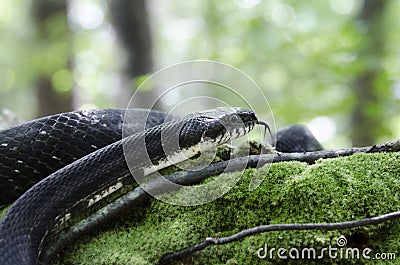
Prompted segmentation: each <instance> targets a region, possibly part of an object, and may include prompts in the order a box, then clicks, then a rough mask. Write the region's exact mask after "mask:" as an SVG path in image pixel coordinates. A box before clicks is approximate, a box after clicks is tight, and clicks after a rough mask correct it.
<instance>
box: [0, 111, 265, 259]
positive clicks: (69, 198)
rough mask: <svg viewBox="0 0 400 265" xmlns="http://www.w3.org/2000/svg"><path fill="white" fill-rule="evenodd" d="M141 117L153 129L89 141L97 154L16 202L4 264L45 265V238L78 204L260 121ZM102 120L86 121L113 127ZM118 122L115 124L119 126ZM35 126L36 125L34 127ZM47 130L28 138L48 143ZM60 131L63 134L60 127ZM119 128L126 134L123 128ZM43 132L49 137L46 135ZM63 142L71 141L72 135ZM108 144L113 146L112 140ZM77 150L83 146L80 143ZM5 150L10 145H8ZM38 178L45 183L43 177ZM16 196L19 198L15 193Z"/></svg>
mask: <svg viewBox="0 0 400 265" xmlns="http://www.w3.org/2000/svg"><path fill="white" fill-rule="evenodd" d="M116 113H117V115H120V117H119V118H118V119H117V121H118V120H119V122H120V121H121V115H123V114H122V111H117V112H116ZM138 113H139V114H138V117H139V118H138V121H139V120H141V121H149V120H153V123H152V124H150V125H149V128H146V129H145V130H143V131H139V132H138V131H137V130H135V128H134V127H135V126H132V134H131V135H130V136H128V137H126V138H124V139H122V140H117V141H115V142H113V143H110V144H108V143H104V144H102V145H103V146H104V147H102V148H100V146H98V145H96V143H94V144H92V143H89V145H90V146H92V145H95V146H94V147H92V149H94V150H95V151H94V152H91V153H89V154H88V155H86V156H83V157H81V158H79V159H78V160H75V161H74V162H73V161H70V162H72V163H70V164H68V163H65V164H67V165H66V166H64V167H62V168H61V169H59V170H57V171H55V172H54V173H51V174H50V175H49V176H48V177H46V178H44V179H42V180H41V181H39V182H38V183H37V184H35V185H34V186H32V187H31V188H30V189H29V190H28V191H26V192H25V193H24V194H23V195H22V196H21V197H19V198H18V199H17V200H16V201H15V202H14V203H13V204H12V206H11V207H10V209H9V210H8V211H7V213H6V214H5V216H4V217H3V218H2V219H1V220H0V264H4V265H11V264H12V265H18V264H40V254H41V252H42V250H41V246H42V242H43V240H44V238H45V237H46V234H47V233H48V231H50V230H51V229H52V227H54V226H55V225H56V224H57V222H58V221H59V218H61V217H63V216H65V213H66V211H68V209H70V208H71V207H72V206H73V205H74V204H75V203H76V202H77V201H81V200H83V199H85V198H90V197H91V196H92V195H93V194H98V193H99V191H104V190H105V189H108V188H109V187H112V186H115V185H116V184H117V183H124V180H127V179H130V180H133V178H132V176H131V174H133V175H134V176H135V178H136V177H139V178H140V177H142V176H144V175H145V174H149V173H151V172H153V171H154V170H156V169H161V168H164V167H167V166H169V165H171V164H174V163H176V162H179V161H182V160H183V159H188V158H190V157H191V156H194V155H196V154H197V153H198V152H200V151H204V150H205V149H204V148H206V149H207V148H213V147H215V146H216V145H219V144H222V143H225V142H227V141H230V140H231V139H234V138H236V137H239V136H242V135H244V134H246V133H248V132H249V131H250V130H252V129H253V127H254V125H255V124H256V123H257V122H258V119H257V117H256V115H255V113H254V112H253V111H251V110H246V109H239V108H234V109H232V108H218V109H215V110H210V111H204V112H197V113H193V114H189V115H187V116H185V117H183V118H181V119H175V120H172V121H167V122H165V123H163V122H164V119H165V117H166V116H165V115H164V114H161V113H156V112H148V111H147V112H146V111H144V112H143V111H142V114H140V111H139V112H138ZM143 113H145V114H143ZM103 114H104V115H107V114H106V113H103ZM114 114H115V113H114ZM65 115H66V116H67V118H66V119H65V118H61V121H62V122H64V123H66V124H68V114H65ZM71 115H78V116H79V115H81V113H78V114H77V113H76V112H75V113H73V114H71ZM149 115H150V116H149ZM148 117H150V118H148ZM53 120H54V119H53ZM100 120H101V119H97V118H96V119H95V122H94V121H93V120H90V119H88V120H87V121H86V123H89V124H90V123H95V124H98V123H99V124H100V125H98V126H102V127H104V128H107V127H110V126H109V125H108V124H104V123H101V121H100ZM119 122H111V123H110V124H114V125H113V126H116V127H119V128H120V126H121V124H119ZM49 123H51V122H49ZM72 123H74V122H70V124H68V126H67V127H68V128H69V129H68V130H67V131H68V133H72V132H76V130H73V129H71V128H72V127H73V126H74V124H72ZM30 126H35V125H34V123H32V124H31V125H30ZM150 126H153V127H150ZM28 127H29V126H28ZM56 127H57V126H56ZM70 127H71V128H70ZM139 127H140V126H139ZM30 128H31V127H29V128H28V129H30ZM41 128H42V127H41ZM46 128H47V129H41V130H40V129H34V130H33V131H34V132H32V135H30V134H29V133H28V136H29V137H31V136H35V137H43V136H47V138H46V139H48V140H50V139H52V138H51V137H49V135H51V132H50V130H49V129H50V128H48V127H46ZM56 129H57V130H61V129H60V127H59V128H56ZM119 130H120V131H121V129H119ZM41 131H44V132H45V133H43V132H42V133H41ZM120 131H119V132H117V139H118V138H121V134H120ZM13 133H15V132H13ZM59 133H60V132H58V134H59ZM68 133H67V135H68ZM10 135H12V133H10V134H8V136H7V137H8V138H10V139H12V140H11V141H16V140H15V138H12V137H11V136H10ZM162 135H166V136H171V137H172V136H174V135H175V136H176V135H177V137H178V140H179V145H178V146H177V147H175V146H173V145H171V146H170V148H166V147H168V145H169V143H168V142H167V143H163V142H162V139H164V138H163V137H162ZM25 136H26V134H25ZM29 137H28V138H29ZM110 138H112V137H110ZM3 139H4V138H3ZM61 139H64V140H65V141H67V140H68V136H64V138H61ZM167 139H168V137H167ZM17 140H18V139H17ZM22 140H23V141H27V142H28V143H34V140H32V139H26V138H23V139H22ZM109 141H110V142H112V141H113V139H110V140H109ZM50 142H51V141H50ZM88 142H90V141H88ZM141 143H144V144H145V149H146V150H147V155H148V156H143V154H142V152H138V151H137V150H138V149H137V147H138V145H140V144H141ZM6 144H7V147H10V146H12V144H11V142H8V143H6ZM25 145H26V144H25ZM77 146H78V147H80V146H79V144H78V145H77ZM3 147H6V146H4V145H3ZM14 149H15V148H14ZM39 149H40V148H39ZM89 149H90V148H89ZM41 150H43V152H45V150H47V149H46V147H44V146H42V148H41ZM124 151H125V152H124ZM23 153H24V152H23ZM178 154H182V155H178ZM53 156H54V157H55V158H54V157H53ZM60 156H61V154H60V155H54V153H50V154H49V155H48V157H50V158H52V159H55V160H60V159H59V158H60ZM177 157H179V158H177ZM170 158H172V160H170ZM28 159H29V158H28ZM74 159H75V157H73V159H72V160H74ZM11 160H14V161H15V163H18V164H21V163H20V162H19V161H22V160H21V159H20V158H14V159H11ZM126 161H134V163H133V166H131V165H132V164H131V163H130V167H129V168H128V165H127V162H126ZM9 162H12V161H9ZM39 164H41V163H39ZM153 165H156V166H155V167H154V166H153ZM61 166H62V165H61ZM21 171H22V170H19V172H15V171H14V173H16V174H17V175H18V173H21ZM36 171H39V170H36ZM31 172H35V169H31ZM9 174H10V175H11V176H12V173H9ZM10 175H9V177H10ZM38 175H39V174H38ZM38 178H39V179H40V178H41V176H39V177H38ZM10 182H13V181H10ZM28 186H29V185H28ZM20 189H21V190H22V189H23V188H20ZM14 191H15V190H14ZM16 191H18V190H16ZM11 194H15V192H14V193H11ZM14 196H15V195H14ZM5 202H7V201H5Z"/></svg>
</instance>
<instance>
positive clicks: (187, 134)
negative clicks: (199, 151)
mask: <svg viewBox="0 0 400 265" xmlns="http://www.w3.org/2000/svg"><path fill="white" fill-rule="evenodd" d="M185 120H186V122H185V123H184V124H183V126H182V129H181V131H180V136H179V139H180V141H179V142H180V146H181V148H185V147H189V146H191V145H193V144H196V143H201V142H211V143H213V144H215V145H219V144H223V143H226V142H228V141H231V140H233V139H236V138H238V137H240V136H243V135H245V134H247V133H248V132H250V131H251V130H252V129H253V128H254V125H255V124H256V123H258V119H257V116H256V114H255V113H254V111H252V110H249V109H243V108H228V107H221V108H217V109H212V110H206V111H202V112H196V113H193V114H189V115H187V116H186V117H185Z"/></svg>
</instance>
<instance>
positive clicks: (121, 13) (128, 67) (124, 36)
mask: <svg viewBox="0 0 400 265" xmlns="http://www.w3.org/2000/svg"><path fill="white" fill-rule="evenodd" d="M110 5H111V16H112V21H113V25H114V28H115V30H116V32H117V34H118V38H119V40H120V42H121V44H122V46H123V48H124V50H125V54H126V64H125V69H124V71H123V79H124V82H123V90H122V91H121V93H120V97H119V103H118V104H119V105H120V106H121V107H126V104H127V103H128V100H129V99H130V97H131V96H132V94H133V92H134V90H135V89H136V86H137V85H138V84H137V82H135V80H136V79H135V78H137V77H141V76H144V75H148V74H150V73H151V72H152V71H153V60H152V56H151V54H152V41H151V32H150V27H149V24H148V14H147V11H146V7H145V0H136V1H131V0H113V1H111V2H110ZM137 93H140V94H139V95H140V98H141V100H140V102H137V103H138V104H135V107H141V108H149V107H152V104H153V103H154V102H151V101H152V100H151V99H152V98H154V96H155V94H156V93H157V91H156V89H155V88H154V89H152V90H147V91H140V92H137Z"/></svg>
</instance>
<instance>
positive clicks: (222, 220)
mask: <svg viewBox="0 0 400 265" xmlns="http://www.w3.org/2000/svg"><path fill="white" fill-rule="evenodd" d="M399 159H400V153H383V154H357V155H353V156H350V157H343V158H336V159H325V160H320V161H318V162H317V163H316V164H314V165H307V164H304V163H299V162H287V163H277V164H273V165H271V166H270V168H269V167H263V168H260V169H257V170H255V169H248V170H245V171H244V173H243V175H242V176H241V178H240V180H239V182H238V183H237V185H236V186H235V187H234V188H233V189H232V190H231V191H229V192H228V193H227V194H225V195H224V196H223V197H221V198H219V199H217V200H215V201H213V202H210V203H207V204H204V205H200V206H190V207H183V206H174V205H170V204H167V203H164V202H161V201H158V200H152V201H151V202H150V203H149V205H146V207H137V208H133V209H132V213H131V214H129V215H127V216H124V217H121V220H118V221H116V222H115V223H114V224H112V225H110V226H109V227H107V228H104V229H102V231H101V232H98V233H95V234H92V235H90V236H86V237H83V238H82V239H81V240H80V241H79V242H77V243H76V244H74V245H73V246H70V247H69V248H67V249H66V250H65V251H64V252H63V253H62V254H61V256H60V257H59V261H58V263H59V264H71V263H72V264H96V265H98V264H124V265H125V264H156V263H157V261H158V259H159V258H160V257H162V256H163V255H165V254H166V253H169V252H173V251H176V250H179V249H181V248H184V247H187V246H189V245H191V244H194V243H197V242H200V241H202V240H204V239H205V238H206V237H208V236H211V237H224V236H228V235H231V234H234V233H236V232H239V231H241V230H243V229H248V228H251V227H254V226H258V225H263V224H279V223H311V222H340V221H347V220H354V219H360V218H366V217H373V216H377V215H380V214H384V213H389V212H392V211H398V210H399V209H400V196H399V194H400V165H399ZM224 177H225V178H236V177H238V176H237V173H229V174H227V175H226V176H224ZM253 177H265V179H264V181H263V183H262V184H261V185H260V186H259V187H258V188H257V189H256V190H254V191H249V183H250V180H251V179H252V178H253ZM174 196H175V198H178V199H179V198H180V197H179V196H181V199H188V198H187V197H186V196H187V195H181V194H179V192H178V193H177V194H175V195H174ZM193 196H195V194H193ZM399 224H400V223H399V221H398V220H394V221H390V222H386V223H383V224H381V225H376V226H366V227H360V228H356V229H346V230H342V231H337V230H335V231H280V232H269V233H263V234H259V235H255V236H251V237H247V238H245V239H243V240H241V241H240V242H235V243H231V244H227V245H221V246H211V247H208V248H206V249H204V250H203V251H201V252H198V253H196V254H195V255H193V256H192V257H190V258H188V259H187V260H185V261H180V262H177V263H176V264H279V263H285V264H287V263H297V262H299V260H296V259H290V257H288V259H287V260H282V259H279V258H278V256H277V252H276V251H277V249H278V248H285V249H286V250H287V251H289V250H290V249H291V248H297V249H298V250H300V254H301V250H302V248H306V247H308V248H311V247H312V248H315V249H316V250H317V253H316V254H317V256H318V255H319V254H320V251H321V250H322V249H323V248H328V247H329V246H330V247H331V248H335V247H336V248H338V246H337V245H336V240H337V239H338V238H339V237H340V236H342V235H343V236H345V238H346V239H347V244H346V246H347V247H351V248H358V249H360V255H361V254H362V252H361V251H362V250H363V249H365V248H367V247H368V248H370V249H372V252H371V253H369V256H371V257H372V258H373V257H375V256H374V255H375V253H378V252H382V253H383V252H385V253H388V252H393V253H395V254H396V256H398V255H399V254H400V253H399V249H400V248H399V247H400V243H399V242H400V237H399V235H400V226H399ZM265 246H267V248H268V253H267V256H266V257H265V258H264V259H260V258H259V257H258V256H257V251H258V250H260V248H265ZM272 248H275V252H273V255H272V256H273V258H272V259H270V256H269V255H270V252H269V251H270V250H271V249H272ZM353 250H354V249H353ZM262 251H264V250H262ZM262 251H261V250H260V252H259V253H260V254H264V253H263V252H262ZM340 251H342V253H343V254H342V255H343V258H342V259H340V258H339V257H340ZM345 251H346V248H338V252H337V254H338V257H337V258H336V259H331V258H329V256H328V253H327V252H325V255H324V258H323V259H318V260H302V261H301V263H306V261H307V263H309V264H314V263H315V264H317V263H318V264H321V263H325V264H332V263H344V264H352V263H354V264H356V263H360V262H361V261H362V262H363V263H366V262H368V260H365V259H364V260H361V261H360V260H357V259H346V258H345ZM285 254H286V255H288V253H287V252H286V253H285ZM292 254H296V252H295V250H292ZM376 262H377V260H374V261H370V263H374V264H375V263H376ZM393 262H394V261H391V263H393Z"/></svg>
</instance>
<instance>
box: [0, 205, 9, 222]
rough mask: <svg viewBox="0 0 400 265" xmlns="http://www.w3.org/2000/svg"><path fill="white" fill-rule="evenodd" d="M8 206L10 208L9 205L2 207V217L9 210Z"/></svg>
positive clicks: (0, 211) (0, 213) (0, 212)
mask: <svg viewBox="0 0 400 265" xmlns="http://www.w3.org/2000/svg"><path fill="white" fill-rule="evenodd" d="M8 208H9V206H7V207H5V208H3V209H0V219H1V218H2V217H3V215H4V214H5V213H6V212H7V210H8Z"/></svg>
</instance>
